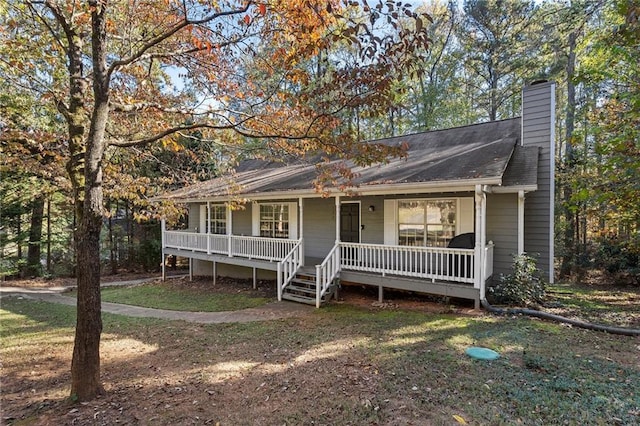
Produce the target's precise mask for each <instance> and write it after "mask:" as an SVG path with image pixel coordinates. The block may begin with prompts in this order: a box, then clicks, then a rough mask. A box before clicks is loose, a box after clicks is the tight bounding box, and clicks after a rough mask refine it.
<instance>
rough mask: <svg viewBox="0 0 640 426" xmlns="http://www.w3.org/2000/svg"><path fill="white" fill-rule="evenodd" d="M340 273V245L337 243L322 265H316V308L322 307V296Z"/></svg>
mask: <svg viewBox="0 0 640 426" xmlns="http://www.w3.org/2000/svg"><path fill="white" fill-rule="evenodd" d="M339 273H340V245H338V244H336V245H335V246H333V248H332V249H331V251H330V252H329V254H328V255H327V257H325V258H324V261H323V262H322V263H321V264H320V265H316V308H319V307H320V301H321V299H322V296H324V295H325V293H326V292H327V290H328V289H329V287H330V286H331V284H332V283H333V280H335V279H336V278H337V277H338V274H339Z"/></svg>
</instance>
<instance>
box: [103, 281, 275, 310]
mask: <svg viewBox="0 0 640 426" xmlns="http://www.w3.org/2000/svg"><path fill="white" fill-rule="evenodd" d="M102 301H103V302H112V303H122V304H125V305H133V306H142V307H145V308H155V309H167V310H171V311H188V312H222V311H237V310H240V309H247V308H255V307H258V306H262V305H264V304H266V303H268V302H269V301H270V300H269V299H267V298H264V297H255V296H250V295H246V294H230V293H220V292H210V291H205V290H202V289H195V288H177V287H175V286H168V285H164V284H157V283H154V284H145V285H139V286H133V287H107V288H104V289H102Z"/></svg>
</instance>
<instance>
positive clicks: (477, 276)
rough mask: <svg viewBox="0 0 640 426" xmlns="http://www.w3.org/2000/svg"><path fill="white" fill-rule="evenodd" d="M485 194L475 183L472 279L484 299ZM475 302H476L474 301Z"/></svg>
mask: <svg viewBox="0 0 640 426" xmlns="http://www.w3.org/2000/svg"><path fill="white" fill-rule="evenodd" d="M485 201H486V198H485V195H484V193H483V191H482V186H481V185H476V194H475V208H476V223H475V233H476V235H475V237H476V244H475V249H474V252H475V253H474V257H475V262H474V268H473V269H474V272H473V273H474V280H473V286H474V287H475V288H477V289H479V290H480V300H482V299H484V277H483V269H484V268H483V263H484V245H483V244H484V240H485V239H486V237H485V235H484V234H485V221H484V215H486V206H485ZM476 304H477V302H476Z"/></svg>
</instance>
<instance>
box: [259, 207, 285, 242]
mask: <svg viewBox="0 0 640 426" xmlns="http://www.w3.org/2000/svg"><path fill="white" fill-rule="evenodd" d="M259 206H260V216H259V217H260V219H259V220H260V223H259V227H260V236H261V237H270V238H289V203H281V204H260V205H259Z"/></svg>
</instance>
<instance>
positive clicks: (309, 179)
mask: <svg viewBox="0 0 640 426" xmlns="http://www.w3.org/2000/svg"><path fill="white" fill-rule="evenodd" d="M519 136H520V119H519V118H515V119H509V120H502V121H493V122H489V123H482V124H475V125H471V126H464V127H457V128H453V129H447V130H439V131H431V132H424V133H416V134H412V135H407V136H399V137H394V138H388V139H381V140H377V141H373V142H376V143H384V144H389V145H399V144H402V143H406V144H407V145H408V151H407V154H408V157H407V158H406V159H392V160H391V161H390V162H389V163H387V164H383V165H374V166H370V167H354V168H353V171H354V172H356V173H357V176H358V177H357V178H356V179H355V184H356V185H357V186H358V187H359V188H358V190H360V191H362V192H366V191H367V190H374V189H376V188H378V187H386V186H388V187H399V186H402V185H411V186H415V185H416V184H424V186H425V188H428V187H429V186H433V185H436V184H437V185H438V186H440V187H444V184H447V183H450V184H451V186H457V185H461V184H465V185H470V184H473V183H475V182H477V183H479V184H487V183H490V184H495V185H502V184H503V180H506V181H505V182H504V183H505V184H507V185H524V184H530V185H535V176H536V171H537V164H538V163H537V157H538V156H537V152H535V153H534V152H533V151H531V152H530V150H525V149H522V148H521V147H518V148H516V146H517V145H518V141H519ZM316 177H317V169H316V167H315V165H313V164H308V163H306V164H305V163H302V162H300V161H299V162H298V164H288V165H283V164H282V163H273V162H264V161H258V160H251V161H246V162H244V163H242V164H240V166H239V167H238V168H237V171H236V173H235V174H233V175H228V176H223V177H220V178H216V179H213V180H210V181H206V182H201V183H198V184H195V185H192V186H189V187H185V188H182V189H179V190H177V191H173V192H171V193H168V194H165V195H164V196H161V197H159V198H160V199H173V200H177V201H187V200H198V199H200V200H203V199H215V198H220V197H228V196H229V194H230V192H232V193H233V194H234V195H238V196H243V195H244V196H251V195H254V196H256V195H262V196H266V195H268V194H270V193H273V194H275V193H278V194H279V195H282V194H283V193H291V194H294V193H295V194H296V195H298V196H299V195H301V194H304V193H308V194H310V195H311V194H314V193H315V191H314V188H313V181H314V180H315V179H316ZM532 179H533V181H532ZM234 190H235V191H234Z"/></svg>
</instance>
